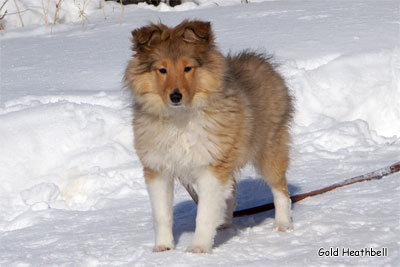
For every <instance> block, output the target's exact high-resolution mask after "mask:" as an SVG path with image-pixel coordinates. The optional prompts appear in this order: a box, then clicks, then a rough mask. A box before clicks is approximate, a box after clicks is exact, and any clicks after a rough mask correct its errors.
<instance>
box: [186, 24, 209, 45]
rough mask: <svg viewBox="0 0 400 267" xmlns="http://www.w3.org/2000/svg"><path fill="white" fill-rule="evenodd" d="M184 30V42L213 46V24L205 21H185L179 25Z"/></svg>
mask: <svg viewBox="0 0 400 267" xmlns="http://www.w3.org/2000/svg"><path fill="white" fill-rule="evenodd" d="M179 26H181V27H182V29H183V34H182V37H183V40H184V41H185V42H188V43H197V44H213V43H214V34H213V32H212V29H211V23H210V22H205V21H199V20H195V21H186V20H185V21H183V22H182V23H181V25H179Z"/></svg>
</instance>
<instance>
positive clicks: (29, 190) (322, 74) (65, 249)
mask: <svg viewBox="0 0 400 267" xmlns="http://www.w3.org/2000/svg"><path fill="white" fill-rule="evenodd" d="M17 2H18V4H19V8H20V10H21V11H23V10H26V11H24V12H23V13H22V14H23V20H24V23H25V27H21V26H20V24H19V18H18V17H17V16H16V15H12V14H11V13H13V12H15V10H14V9H13V8H15V6H14V1H9V2H8V4H7V10H8V12H9V14H10V15H8V16H6V18H5V23H4V27H5V29H6V33H4V32H2V33H0V34H1V36H0V46H1V51H0V53H1V54H0V75H1V76H0V149H1V150H0V151H1V152H0V184H1V186H0V266H158V265H166V266H222V265H223V266H225V265H228V266H265V265H270V266H328V265H329V266H347V265H354V266H397V265H398V263H396V262H399V241H398V236H399V235H400V224H399V219H400V212H399V206H398V203H399V201H400V194H399V193H400V192H399V191H400V182H399V178H400V174H394V175H391V176H388V177H386V178H384V179H381V180H374V181H370V182H364V183H358V184H354V185H350V186H347V187H344V188H341V189H337V190H335V191H331V192H329V193H326V194H323V195H319V196H315V197H312V198H308V199H306V200H303V201H301V202H298V203H296V204H294V205H293V222H294V230H293V231H292V232H290V233H280V232H277V231H275V230H273V227H272V226H273V211H271V212H266V213H261V214H258V215H254V216H248V217H243V218H237V219H234V224H233V227H232V228H230V229H227V230H224V231H219V233H218V235H217V237H216V241H215V248H214V250H213V253H212V254H209V255H192V254H187V253H185V252H184V251H185V248H186V247H187V246H188V245H189V244H190V240H191V238H192V237H193V231H194V228H195V216H196V206H195V204H194V203H193V202H192V201H191V200H190V197H188V195H187V193H186V192H185V190H184V189H183V188H181V187H180V186H177V187H176V190H175V191H176V192H175V195H176V198H175V208H174V217H175V222H174V235H175V240H176V249H175V250H174V251H170V252H165V253H159V254H154V253H152V252H151V249H152V246H153V229H152V216H151V209H150V202H149V199H148V195H147V191H146V186H145V183H144V179H143V175H142V169H141V165H140V162H139V160H138V157H137V156H136V154H135V151H134V149H133V132H132V127H131V121H132V116H133V115H132V112H131V109H130V103H131V96H130V95H129V92H127V90H126V89H124V88H122V82H121V79H122V76H123V72H124V68H125V66H126V63H127V61H128V60H129V57H130V56H131V51H130V47H131V44H130V40H129V38H130V32H131V31H132V30H133V29H135V28H137V27H140V26H143V25H145V24H147V23H148V22H149V21H158V20H161V21H162V22H163V23H165V24H167V25H171V26H172V25H176V24H178V23H179V22H180V21H182V20H183V19H185V18H199V19H205V20H210V21H211V22H212V24H213V27H214V30H215V32H216V36H217V42H218V44H219V47H220V49H221V51H223V52H224V53H228V52H238V51H240V50H242V49H246V48H250V49H253V50H256V51H259V52H267V53H272V54H273V55H274V61H275V63H277V65H278V71H279V72H280V73H282V75H283V76H284V77H285V79H286V80H287V83H288V85H289V87H290V89H291V91H292V94H293V95H294V97H295V100H296V114H295V119H294V124H293V127H292V132H293V145H292V151H291V158H292V162H291V165H290V169H289V171H288V181H289V190H290V193H291V194H292V195H295V194H299V193H304V192H308V191H311V190H314V189H318V188H322V187H325V186H328V185H330V184H333V183H336V182H340V181H342V180H344V179H346V178H350V177H352V176H355V175H360V174H364V173H367V172H369V171H373V170H375V169H378V168H380V167H383V166H387V165H390V164H392V163H394V162H397V161H400V123H399V118H400V80H399V72H400V47H399V36H400V35H399V33H400V32H399V23H400V19H399V16H398V14H399V5H398V2H397V1H394V0H387V1H378V0H370V1H361V0H354V1H342V0H334V1H318V0H310V1H297V2H295V1H251V2H253V3H250V4H247V5H244V4H242V5H240V4H239V3H240V1H208V0H202V1H197V3H198V4H194V3H192V2H189V1H188V2H186V3H184V5H182V6H177V7H174V8H171V7H168V6H166V5H161V6H158V7H153V6H147V5H145V4H141V5H139V6H126V7H125V10H124V17H123V20H122V25H120V18H121V9H120V8H121V7H120V6H119V5H118V4H116V3H111V2H107V3H104V2H102V1H95V0H92V1H90V2H89V5H88V7H87V9H86V13H85V14H86V15H85V16H86V17H87V21H85V25H84V28H83V29H82V18H80V17H79V7H77V5H76V4H75V3H78V2H79V1H75V3H74V2H73V1H67V0H65V1H64V4H63V6H62V10H61V11H60V22H61V23H59V24H56V25H55V26H54V28H53V34H51V33H50V27H51V26H52V25H51V24H52V18H53V16H54V13H52V12H54V11H53V10H52V9H50V11H49V12H50V13H49V14H50V16H49V18H51V19H50V25H49V26H48V27H46V25H45V22H44V17H43V15H42V7H41V1H39V0H35V1H26V0H21V1H17ZM45 2H46V1H45ZM55 2H56V1H53V0H51V1H50V3H51V5H55ZM254 2H258V3H254ZM79 3H81V4H82V3H83V2H79ZM215 3H217V5H216V4H215ZM105 18H106V19H105ZM259 178H260V177H258V176H257V174H256V173H255V171H254V170H253V168H252V167H250V166H249V167H246V168H245V169H244V170H243V172H242V173H241V175H240V177H238V180H239V185H238V207H237V209H243V208H248V207H252V206H255V205H260V204H263V203H266V202H270V201H272V195H271V192H270V191H269V189H268V188H267V187H266V186H265V185H264V184H263V182H262V181H261V179H259ZM330 247H333V248H336V247H339V248H350V249H353V250H360V249H363V248H370V247H372V248H375V249H381V248H383V247H387V248H388V253H389V255H388V256H387V257H344V256H341V257H319V256H318V250H319V248H324V249H329V248H330Z"/></svg>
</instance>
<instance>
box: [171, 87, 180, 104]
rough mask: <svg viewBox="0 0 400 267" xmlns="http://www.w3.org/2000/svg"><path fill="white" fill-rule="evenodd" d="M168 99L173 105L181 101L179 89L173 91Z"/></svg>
mask: <svg viewBox="0 0 400 267" xmlns="http://www.w3.org/2000/svg"><path fill="white" fill-rule="evenodd" d="M169 99H170V100H171V102H172V103H173V104H179V102H181V100H182V94H181V92H179V89H174V91H172V93H171V94H170V95H169Z"/></svg>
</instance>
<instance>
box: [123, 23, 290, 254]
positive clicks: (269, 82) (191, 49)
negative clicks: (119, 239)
mask: <svg viewBox="0 0 400 267" xmlns="http://www.w3.org/2000/svg"><path fill="white" fill-rule="evenodd" d="M132 35H133V40H132V42H133V51H134V52H135V54H134V57H133V59H132V60H131V61H130V62H129V64H128V66H127V69H126V73H125V84H126V86H127V87H129V88H130V89H131V90H132V93H133V96H134V113H135V114H134V133H135V148H136V151H137V154H138V156H139V158H140V160H141V162H142V164H143V166H144V176H145V179H146V183H147V184H148V187H149V192H150V195H151V199H152V205H153V212H154V215H155V220H156V247H155V250H154V251H163V250H166V249H171V248H172V247H173V244H171V242H172V243H173V240H172V241H171V236H172V234H171V233H172V232H171V233H170V232H169V230H168V229H169V228H170V226H171V225H172V224H171V222H170V220H171V218H170V216H171V214H170V213H171V212H172V211H171V210H172V208H171V205H172V203H169V202H168V201H170V198H171V196H170V194H172V193H171V192H169V191H170V187H171V185H166V184H165V185H161V184H162V182H161V181H162V180H168V179H173V178H179V179H180V181H182V182H183V183H194V184H196V185H197V186H198V187H199V189H198V190H199V191H200V192H199V211H198V216H197V217H198V218H197V222H196V232H195V238H194V241H193V244H192V246H191V247H190V248H189V249H188V251H190V252H209V251H210V249H211V245H212V240H211V241H210V240H208V239H210V238H209V237H207V238H206V237H204V238H203V237H202V235H203V236H211V239H213V238H214V235H215V229H214V230H212V229H211V228H216V227H217V226H218V225H221V224H223V223H224V222H228V223H229V221H230V220H231V217H230V216H231V215H229V214H231V213H232V211H233V209H234V206H235V204H234V197H235V196H234V194H235V191H236V190H235V187H236V186H235V182H234V173H235V172H236V171H238V170H239V169H240V168H242V167H244V165H245V164H247V163H249V162H251V163H253V164H254V166H255V167H256V168H257V170H259V172H260V174H261V175H262V176H263V177H264V178H265V180H266V181H267V183H268V184H269V186H270V187H271V188H272V191H273V193H274V199H275V206H277V213H276V225H277V227H278V229H279V230H281V231H285V230H287V229H290V228H291V224H290V214H289V212H290V200H289V199H288V190H287V183H286V178H285V172H286V170H287V167H288V163H289V157H288V153H289V142H290V136H289V130H288V128H289V123H290V120H291V116H292V109H293V108H292V104H291V98H290V96H289V92H288V89H287V87H286V85H285V82H284V81H283V79H282V78H281V77H280V76H279V74H277V73H276V71H274V69H273V67H272V66H271V64H270V63H269V62H268V58H266V57H265V56H264V55H261V54H256V53H253V52H248V51H244V52H242V53H240V54H238V55H229V56H227V57H224V56H223V55H222V54H221V53H220V52H219V51H218V50H217V48H216V46H215V43H214V34H213V32H212V30H211V25H210V23H209V22H203V21H183V22H182V23H181V24H179V25H178V26H176V27H174V28H169V27H167V26H165V25H163V24H151V25H149V26H145V27H142V28H139V29H136V30H134V31H133V32H132ZM187 67H190V70H189V71H186V70H188V68H187ZM161 69H165V70H166V71H167V73H162V72H161ZM176 89H179V91H180V92H181V94H182V97H183V98H182V103H181V105H180V106H179V107H175V106H173V105H172V103H171V100H170V98H169V96H170V94H171V93H172V92H173V91H174V90H176ZM210 177H211V178H210ZM212 177H213V178H212ZM213 179H214V180H216V181H217V182H218V183H217V184H215V185H214V186H213V188H208V187H207V184H205V183H203V181H206V180H207V181H209V182H208V183H213V181H214V180H213ZM172 186H173V185H172ZM216 187H218V188H219V187H220V189H218V190H219V191H217V192H220V193H217V194H218V195H219V196H212V197H211V196H210V194H211V193H210V192H211V191H212V190H214V189H215V188H216ZM155 188H157V190H164V189H162V188H165V192H169V193H165V192H164V193H165V194H166V195H165V196H160V195H157V192H159V191H154V190H156V189H155ZM167 189H168V190H167ZM215 190H216V189H215ZM164 193H163V194H164ZM213 194H215V193H213ZM212 198H215V200H216V199H219V200H218V201H219V202H222V204H221V203H215V202H212ZM163 199H164V200H163ZM166 199H169V200H168V201H167V202H168V204H161V202H162V201H164V202H165V200H166ZM286 201H287V202H286ZM202 203H203V204H202ZM205 203H215V208H214V207H213V208H212V210H214V211H209V212H210V214H211V213H212V214H211V215H210V218H211V219H210V221H207V220H208V219H207V218H206V217H207V214H206V213H207V212H208V211H206V210H205V209H203V208H202V206H204V205H206V204H205ZM162 205H166V206H163V208H164V209H167V210H168V212H167V213H165V214H164V213H162V211H160V210H157V209H159V208H160V207H161V206H162ZM207 205H209V204H207ZM159 206H160V207H159ZM281 206H282V208H280V207H281ZM157 207H158V208H157ZM170 209H171V210H170ZM288 209H289V210H288ZM219 213H222V214H219ZM224 214H226V215H224ZM201 223H204V224H210V225H213V226H212V227H211V228H207V230H204V231H206V232H207V234H204V233H203V234H201V233H200V231H201V229H202V228H204V229H206V226H204V227H203V226H201ZM198 224H199V225H200V226H198ZM161 228H162V229H163V230H160V229H161ZM164 228H165V229H167V230H165V229H164ZM198 228H199V229H200V230H198ZM160 231H161V232H162V233H160ZM171 231H172V230H171ZM209 232H210V233H209ZM172 239H173V238H172ZM206 239H207V240H206ZM160 240H161V241H160ZM210 242H211V244H210ZM164 243H168V244H164Z"/></svg>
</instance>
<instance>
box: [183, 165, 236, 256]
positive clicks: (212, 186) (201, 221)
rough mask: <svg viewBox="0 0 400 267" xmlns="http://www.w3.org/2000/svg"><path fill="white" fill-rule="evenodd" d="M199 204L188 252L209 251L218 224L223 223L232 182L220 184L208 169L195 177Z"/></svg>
mask: <svg viewBox="0 0 400 267" xmlns="http://www.w3.org/2000/svg"><path fill="white" fill-rule="evenodd" d="M196 184H197V188H198V193H199V204H198V210H197V217H196V231H195V233H194V238H193V241H192V245H191V246H190V247H189V248H188V251H189V252H211V248H212V245H213V243H214V237H215V234H216V229H217V227H218V226H220V225H221V224H223V223H224V219H225V218H224V217H225V211H226V209H227V201H226V200H227V199H228V198H229V197H230V196H231V195H232V188H233V187H232V183H231V182H227V183H225V184H222V183H221V182H220V181H219V180H218V179H217V178H216V177H215V176H214V174H213V173H212V172H211V171H209V170H208V169H204V170H203V171H202V172H200V173H199V175H198V177H197V183H196Z"/></svg>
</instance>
